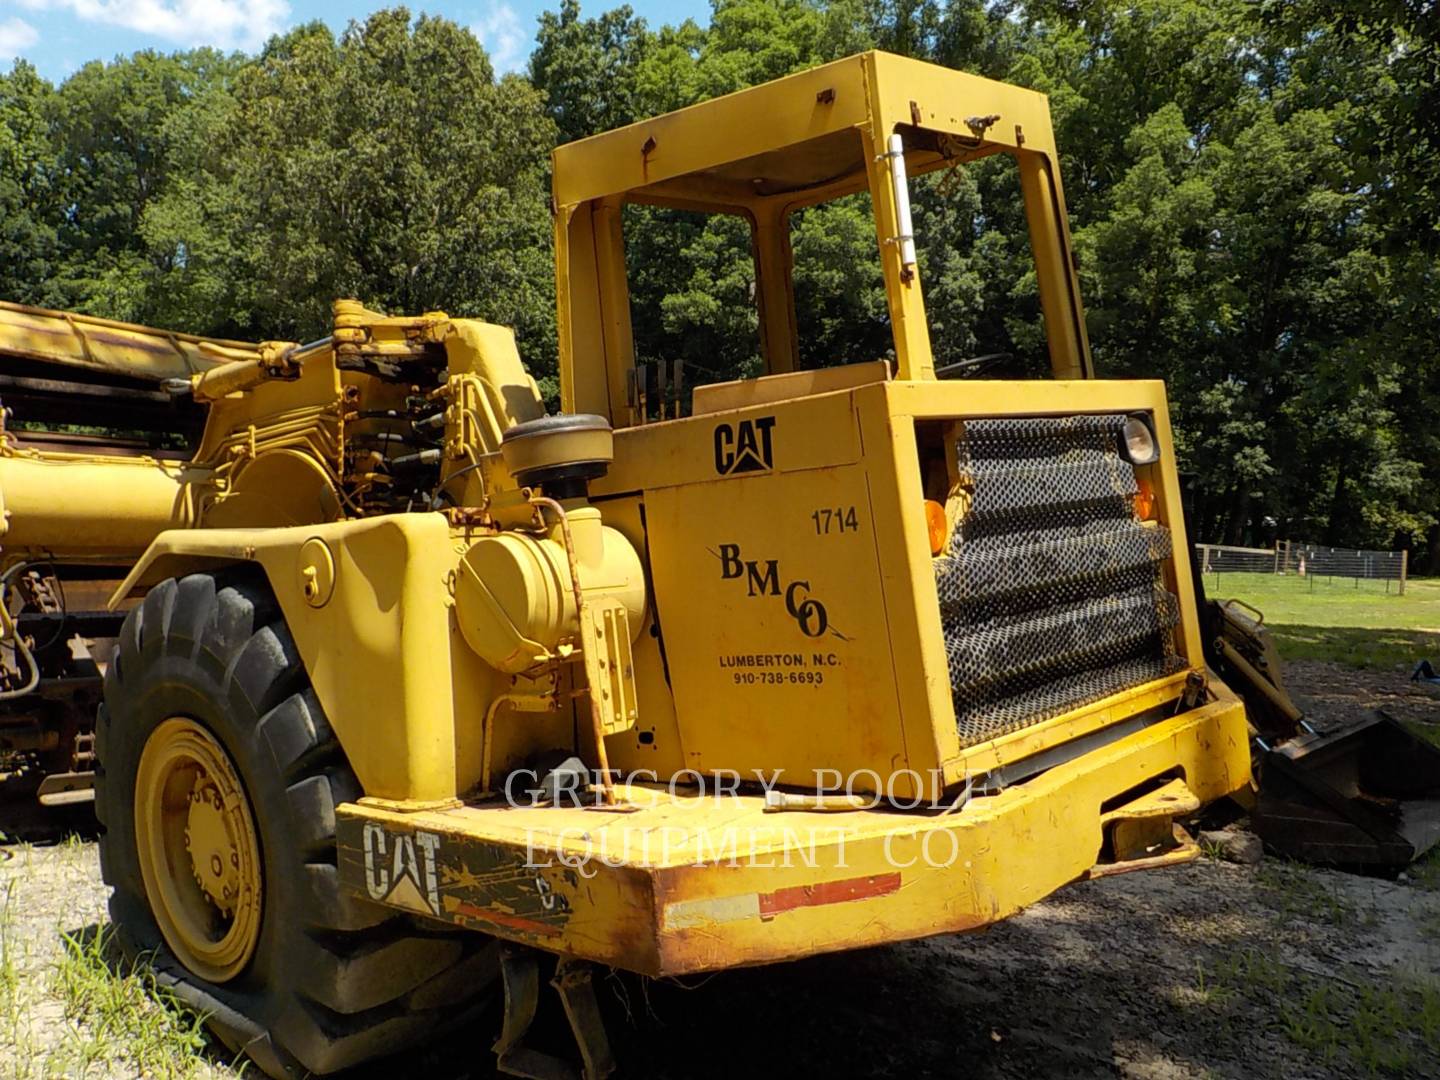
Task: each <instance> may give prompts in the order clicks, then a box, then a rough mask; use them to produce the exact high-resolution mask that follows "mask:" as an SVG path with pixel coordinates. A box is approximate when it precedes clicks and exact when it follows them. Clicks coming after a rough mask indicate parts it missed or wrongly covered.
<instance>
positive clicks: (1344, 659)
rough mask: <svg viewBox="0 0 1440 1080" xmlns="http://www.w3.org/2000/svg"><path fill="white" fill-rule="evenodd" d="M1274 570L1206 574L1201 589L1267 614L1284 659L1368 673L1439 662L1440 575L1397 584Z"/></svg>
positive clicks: (1219, 597) (1266, 620) (1268, 622)
mask: <svg viewBox="0 0 1440 1080" xmlns="http://www.w3.org/2000/svg"><path fill="white" fill-rule="evenodd" d="M1382 584H1383V583H1380V582H1374V581H1362V582H1360V584H1359V587H1358V588H1357V587H1356V586H1355V583H1354V582H1353V581H1351V580H1348V579H1341V578H1337V579H1335V580H1334V581H1329V580H1327V579H1325V578H1299V577H1295V576H1294V575H1291V576H1288V577H1281V576H1278V575H1276V574H1221V575H1218V577H1217V575H1215V574H1206V575H1205V591H1206V594H1207V595H1209V596H1210V597H1212V598H1215V599H1230V598H1232V597H1233V598H1236V599H1239V600H1243V601H1244V602H1245V603H1247V604H1251V605H1253V606H1255V607H1257V608H1259V609H1260V610H1261V611H1263V612H1264V613H1265V625H1266V626H1268V627H1270V628H1271V630H1272V631H1274V635H1275V643H1276V645H1277V647H1278V648H1279V649H1280V655H1281V656H1282V657H1283V658H1284V659H1286V660H1329V661H1333V662H1336V663H1341V664H1346V665H1348V666H1350V667H1355V668H1368V669H1370V670H1373V671H1394V670H1396V669H1400V668H1404V669H1407V670H1408V669H1409V668H1411V667H1413V666H1414V664H1415V663H1416V661H1418V660H1420V659H1421V658H1424V657H1429V658H1430V659H1431V661H1432V662H1434V663H1436V664H1437V665H1440V579H1436V578H1415V579H1411V580H1410V581H1409V582H1407V583H1406V586H1405V595H1404V596H1400V595H1398V594H1397V593H1396V589H1395V585H1394V583H1393V582H1392V583H1391V584H1390V591H1389V592H1388V593H1387V592H1385V591H1383V589H1382Z"/></svg>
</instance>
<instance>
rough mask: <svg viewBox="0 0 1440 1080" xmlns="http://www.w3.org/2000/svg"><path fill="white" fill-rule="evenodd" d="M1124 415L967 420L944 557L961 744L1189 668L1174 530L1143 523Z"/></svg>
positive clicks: (939, 572)
mask: <svg viewBox="0 0 1440 1080" xmlns="http://www.w3.org/2000/svg"><path fill="white" fill-rule="evenodd" d="M1124 423H1125V417H1124V416H1071V417H1062V418H1059V419H1040V418H1022V419H1002V420H969V421H966V422H965V423H964V424H963V425H962V426H961V430H960V435H959V438H958V440H957V442H956V451H957V455H958V459H959V466H960V477H961V485H962V487H964V488H966V489H968V490H969V493H970V506H969V509H968V511H967V513H966V514H965V515H964V516H963V518H962V519H961V521H960V524H959V525H958V526H957V527H956V528H955V529H954V530H953V532H952V535H951V537H950V543H949V545H948V546H947V548H946V550H945V552H944V554H942V555H941V556H940V557H938V558H937V559H936V560H935V581H936V585H937V587H938V591H939V594H940V613H941V617H942V620H943V623H944V629H945V652H946V655H947V657H948V658H949V662H950V687H951V692H952V694H953V696H954V700H955V714H956V718H957V722H958V725H959V730H960V742H961V745H964V746H970V745H973V744H974V743H978V742H984V741H985V740H987V739H993V738H995V737H996V736H999V735H1004V734H1006V733H1008V732H1011V731H1016V730H1018V729H1020V728H1023V727H1028V726H1029V725H1031V724H1036V723H1039V722H1040V721H1042V720H1046V719H1048V718H1050V717H1052V716H1055V715H1057V714H1059V713H1061V712H1064V711H1066V710H1067V709H1073V708H1076V707H1078V706H1080V705H1085V704H1088V703H1090V702H1092V701H1098V700H1099V699H1100V698H1102V697H1105V696H1107V695H1109V694H1113V693H1116V692H1117V691H1120V690H1124V689H1126V688H1128V687H1131V686H1136V685H1139V684H1140V683H1143V682H1148V681H1150V680H1152V679H1157V678H1160V677H1161V676H1163V675H1167V674H1169V673H1171V672H1174V671H1177V670H1179V669H1180V668H1181V667H1183V666H1184V665H1183V662H1182V661H1181V660H1180V658H1179V657H1177V656H1176V654H1175V646H1174V634H1173V630H1174V628H1175V625H1176V623H1177V622H1178V621H1179V618H1180V610H1179V604H1178V603H1177V601H1176V599H1175V597H1174V596H1172V595H1171V594H1170V593H1168V592H1166V591H1165V588H1164V584H1163V578H1162V577H1161V572H1160V571H1161V566H1162V564H1163V563H1164V562H1165V561H1166V560H1167V559H1169V558H1170V554H1171V543H1170V533H1169V530H1167V529H1164V528H1157V527H1155V526H1153V525H1150V526H1147V525H1143V524H1141V522H1140V521H1139V519H1138V518H1137V516H1136V514H1135V511H1134V504H1133V498H1134V495H1135V494H1136V491H1137V486H1136V483H1135V469H1134V467H1133V466H1132V465H1131V464H1130V463H1129V462H1128V461H1126V460H1125V459H1124V458H1122V457H1121V456H1120V453H1119V439H1120V431H1121V428H1122V426H1123V425H1124Z"/></svg>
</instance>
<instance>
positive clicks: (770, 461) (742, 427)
mask: <svg viewBox="0 0 1440 1080" xmlns="http://www.w3.org/2000/svg"><path fill="white" fill-rule="evenodd" d="M774 428H775V417H773V416H758V417H756V418H755V419H754V420H741V421H739V422H737V423H736V424H735V425H734V426H733V427H732V426H731V425H730V424H719V425H717V426H716V428H715V471H716V472H717V473H719V474H720V475H721V476H734V475H735V474H736V473H752V472H768V471H769V470H770V469H773V468H774V467H775V454H774V447H773V446H772V444H771V441H770V433H771V432H772V431H773V430H774Z"/></svg>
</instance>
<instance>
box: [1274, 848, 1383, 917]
mask: <svg viewBox="0 0 1440 1080" xmlns="http://www.w3.org/2000/svg"><path fill="white" fill-rule="evenodd" d="M1256 878H1257V880H1258V881H1259V883H1260V887H1261V889H1262V890H1263V891H1264V892H1265V893H1266V895H1267V896H1268V898H1269V899H1270V901H1271V902H1272V903H1273V904H1274V905H1275V914H1276V917H1277V919H1278V920H1279V921H1280V922H1281V923H1282V924H1283V923H1289V922H1295V921H1298V920H1301V919H1306V920H1314V921H1316V922H1322V923H1328V924H1329V925H1331V926H1355V925H1357V924H1361V923H1365V922H1368V921H1369V920H1368V919H1362V918H1361V917H1360V915H1359V913H1358V912H1357V911H1356V908H1355V905H1354V903H1353V902H1352V901H1351V900H1350V898H1349V897H1348V896H1346V895H1345V894H1344V893H1342V892H1341V891H1340V890H1339V889H1337V888H1335V887H1334V886H1332V885H1330V884H1328V883H1327V882H1326V880H1325V879H1324V878H1323V877H1321V876H1320V875H1319V874H1317V873H1316V872H1315V871H1314V870H1311V869H1310V868H1309V867H1307V866H1303V865H1301V864H1300V863H1292V862H1280V861H1278V860H1266V861H1265V863H1264V864H1262V865H1261V867H1260V869H1259V871H1258V872H1257V873H1256Z"/></svg>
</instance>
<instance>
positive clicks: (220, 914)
mask: <svg viewBox="0 0 1440 1080" xmlns="http://www.w3.org/2000/svg"><path fill="white" fill-rule="evenodd" d="M135 846H136V850H137V853H138V855H139V858H140V873H141V876H142V877H143V879H144V882H145V893H146V896H147V897H148V898H149V900H150V909H151V911H152V912H153V913H154V915H155V921H156V923H157V924H158V925H159V927H160V933H161V935H162V936H163V937H164V938H165V942H166V944H167V945H169V946H170V950H171V952H173V953H174V954H175V957H176V959H178V960H179V961H180V962H181V963H182V964H184V965H185V966H186V967H187V968H188V969H190V971H192V972H194V973H195V974H196V975H198V976H200V977H201V978H203V979H206V980H208V981H210V982H213V983H222V982H227V981H229V980H230V979H233V978H234V977H235V976H236V975H238V974H240V972H241V971H242V970H244V968H245V965H246V964H248V963H249V962H250V957H251V956H252V955H253V954H254V952H255V946H256V945H257V944H258V943H259V940H260V913H261V900H262V881H261V872H260V845H259V842H258V840H257V839H256V834H255V821H254V817H253V816H252V814H251V811H250V800H249V798H248V796H247V795H246V793H245V788H244V785H243V784H241V782H240V776H239V774H238V773H237V772H236V771H235V766H234V764H233V763H232V762H231V761H230V757H229V755H228V754H226V753H225V749H224V747H222V746H221V745H220V743H219V742H218V741H217V740H216V738H215V737H214V736H213V735H211V734H210V732H208V731H206V730H205V728H203V727H201V726H200V725H199V724H198V723H196V722H195V721H194V720H190V719H188V718H186V717H172V718H171V719H169V720H166V721H165V722H164V723H162V724H160V725H159V726H158V727H156V728H155V730H154V731H152V732H151V733H150V737H149V738H148V739H147V740H146V742H145V748H144V750H143V751H142V752H141V754H140V767H139V769H138V770H137V772H136V780H135Z"/></svg>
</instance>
